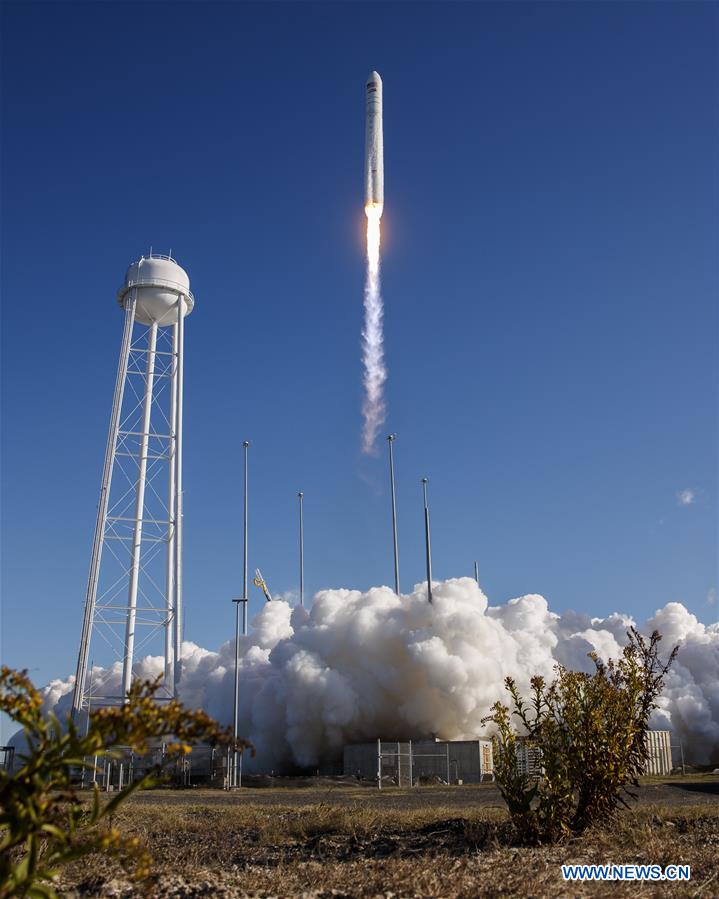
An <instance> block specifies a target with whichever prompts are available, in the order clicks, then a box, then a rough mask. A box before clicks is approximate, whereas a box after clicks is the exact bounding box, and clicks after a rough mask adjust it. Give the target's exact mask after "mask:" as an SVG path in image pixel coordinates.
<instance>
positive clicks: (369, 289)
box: [362, 72, 387, 453]
mask: <svg viewBox="0 0 719 899" xmlns="http://www.w3.org/2000/svg"><path fill="white" fill-rule="evenodd" d="M366 91H367V92H366V115H365V214H366V215H367V277H366V279H365V290H364V328H363V329H362V362H363V365H364V377H363V383H364V390H365V396H364V402H363V403H362V415H363V416H364V427H363V429H362V450H363V452H365V453H374V452H375V440H376V439H377V433H378V431H379V429H380V428H381V427H382V425H383V423H384V420H385V415H386V406H385V402H384V383H385V381H386V380H387V368H386V366H385V362H384V335H383V327H382V319H383V316H384V309H383V304H382V289H381V284H380V237H381V229H380V220H381V218H382V210H383V208H384V146H383V136H382V79H381V78H380V76H379V73H377V72H370V75H369V78H368V79H367V88H366Z"/></svg>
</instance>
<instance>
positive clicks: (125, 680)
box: [122, 322, 157, 702]
mask: <svg viewBox="0 0 719 899" xmlns="http://www.w3.org/2000/svg"><path fill="white" fill-rule="evenodd" d="M156 346H157V322H153V323H152V324H151V325H150V334H149V338H148V342H147V368H146V374H145V396H144V398H143V410H142V437H141V438H140V455H139V460H138V461H139V466H138V467H139V471H138V475H137V488H136V489H137V499H136V502H135V530H134V535H133V540H132V556H131V559H132V560H131V563H130V585H129V588H128V597H127V623H126V626H125V654H124V658H123V660H122V698H123V702H127V693H128V690H129V689H130V685H131V683H132V657H133V653H134V649H135V617H136V615H137V591H138V585H139V580H140V556H141V553H142V519H143V516H144V514H145V484H146V475H147V454H148V445H149V441H150V415H151V413H152V388H153V386H154V383H155V348H156Z"/></svg>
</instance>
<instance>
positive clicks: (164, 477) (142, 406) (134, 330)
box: [72, 251, 195, 716]
mask: <svg viewBox="0 0 719 899" xmlns="http://www.w3.org/2000/svg"><path fill="white" fill-rule="evenodd" d="M117 299H118V302H119V304H120V306H121V307H122V309H123V310H124V312H125V327H124V331H123V337H122V346H121V349H120V361H119V365H118V369H117V381H116V383H115V395H114V398H113V402H112V413H111V416H110V430H109V434H108V439H107V449H106V451H105V465H104V469H103V473H102V483H101V486H100V500H99V503H98V509H97V521H96V523H95V536H94V539H93V544H92V557H91V561H90V574H89V578H88V584H87V593H86V597H85V613H84V617H83V623H82V634H81V637H80V651H79V653H78V660H77V674H76V678H75V687H74V693H73V706H72V708H73V716H76V715H77V713H78V712H79V711H80V710H82V709H88V708H90V707H93V708H94V707H96V706H98V705H117V704H119V703H121V702H123V700H124V697H125V695H126V693H127V691H128V690H129V688H130V685H131V683H132V666H133V660H134V657H135V654H136V653H138V652H139V651H141V650H142V651H143V652H144V653H145V654H147V653H153V654H159V652H158V649H159V648H160V647H159V644H162V647H163V651H164V680H163V684H162V689H161V691H160V694H159V695H160V698H166V699H170V698H172V697H173V696H175V695H176V694H177V685H178V683H179V679H180V661H181V647H182V371H183V355H184V353H183V351H184V331H185V327H184V323H185V317H186V316H187V315H189V314H190V312H192V309H193V306H194V304H195V301H194V298H193V296H192V294H191V293H190V279H189V278H188V276H187V272H185V271H184V269H182V268H181V267H180V266H179V265H178V264H177V262H176V261H175V260H174V259H173V258H172V257H171V256H162V255H158V254H156V253H155V254H153V253H152V251H151V252H150V255H149V256H147V257H145V256H143V257H142V258H141V259H140V260H139V261H138V262H133V263H132V265H130V267H129V268H128V270H127V274H126V275H125V283H124V284H123V286H122V288H121V289H120V291H119V292H118V295H117ZM91 650H92V653H93V656H92V657H93V658H95V652H97V653H98V654H99V655H98V657H97V658H98V661H99V660H100V659H102V666H103V667H104V668H105V669H106V675H105V677H104V679H101V678H94V677H93V673H92V672H88V661H89V659H90V658H91V655H90V653H91Z"/></svg>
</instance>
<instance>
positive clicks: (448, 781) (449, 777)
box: [447, 743, 452, 786]
mask: <svg viewBox="0 0 719 899" xmlns="http://www.w3.org/2000/svg"><path fill="white" fill-rule="evenodd" d="M451 782H452V775H451V774H450V769H449V743H447V786H449V785H450V783H451Z"/></svg>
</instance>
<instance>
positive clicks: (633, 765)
mask: <svg viewBox="0 0 719 899" xmlns="http://www.w3.org/2000/svg"><path fill="white" fill-rule="evenodd" d="M628 636H629V643H628V644H627V646H625V648H624V650H623V652H622V655H621V657H620V658H619V660H617V661H614V660H610V661H609V662H608V663H607V664H606V665H605V664H604V663H603V662H602V661H601V660H600V659H599V658H598V657H597V655H596V654H595V653H590V657H591V658H592V660H593V662H594V665H595V671H594V673H593V674H585V673H582V672H578V671H568V670H567V669H565V668H563V667H562V666H557V669H556V670H557V677H556V678H555V680H554V681H552V683H550V684H547V683H546V682H545V680H544V678H543V677H534V678H532V681H531V685H532V694H531V699H530V701H529V702H525V700H524V699H523V698H522V696H521V695H520V693H519V689H518V688H517V685H516V684H515V682H514V681H513V680H512V678H507V680H506V686H507V690H508V691H509V694H510V696H511V698H512V709H511V712H510V709H509V707H507V706H506V705H504V704H503V703H501V702H497V703H495V705H494V707H493V713H492V715H490V716H489V717H488V718H486V719H485V721H491V722H493V723H494V725H495V726H496V728H497V730H498V735H497V736H496V737H495V738H494V743H495V772H494V773H495V777H496V780H497V784H498V786H499V789H500V791H501V793H502V796H503V798H504V800H505V802H506V803H507V807H508V809H509V814H510V816H511V819H512V823H513V824H514V826H515V828H516V831H517V834H518V837H519V839H520V841H521V842H523V843H527V844H536V843H540V842H557V841H560V840H563V839H566V838H568V837H571V836H573V835H575V836H576V835H577V834H580V833H583V832H584V831H585V830H586V829H587V827H589V826H590V825H592V824H596V823H601V822H603V821H606V820H607V819H608V818H609V817H610V816H611V815H612V813H613V812H614V811H615V810H616V809H617V808H618V807H620V806H627V805H628V803H627V799H629V798H634V794H633V793H632V792H631V789H630V788H631V787H632V786H635V787H636V786H638V780H637V778H638V777H639V776H640V775H641V774H642V773H643V772H644V769H645V766H646V762H647V759H648V749H647V741H646V735H647V731H648V729H649V716H650V715H651V713H652V710H653V709H654V708H656V699H657V697H658V696H659V694H660V693H661V690H662V687H663V684H664V677H665V675H666V673H667V671H668V670H669V667H670V665H671V664H672V662H673V661H674V658H675V656H676V654H677V651H678V647H675V648H674V649H673V651H672V652H671V654H670V656H669V660H668V661H667V662H666V663H663V662H662V661H661V660H660V658H659V642H660V640H661V636H660V634H659V633H658V632H656V631H655V632H654V633H653V634H652V636H651V638H650V640H649V642H648V643H647V641H646V640H645V639H644V638H643V637H642V635H641V634H640V633H638V632H637V631H636V630H635V629H634V628H632V629H631V630H630V631H629V633H628ZM512 718H517V719H518V721H519V724H520V729H521V730H522V731H523V732H524V735H525V736H524V737H523V739H526V740H527V741H528V742H529V745H531V746H532V747H533V748H534V749H536V750H538V753H539V756H540V760H541V772H539V773H534V772H529V771H526V770H523V769H522V767H521V766H520V762H519V756H518V749H519V740H520V739H522V737H520V735H519V732H518V730H517V729H516V728H515V726H514V724H513V722H512Z"/></svg>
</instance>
